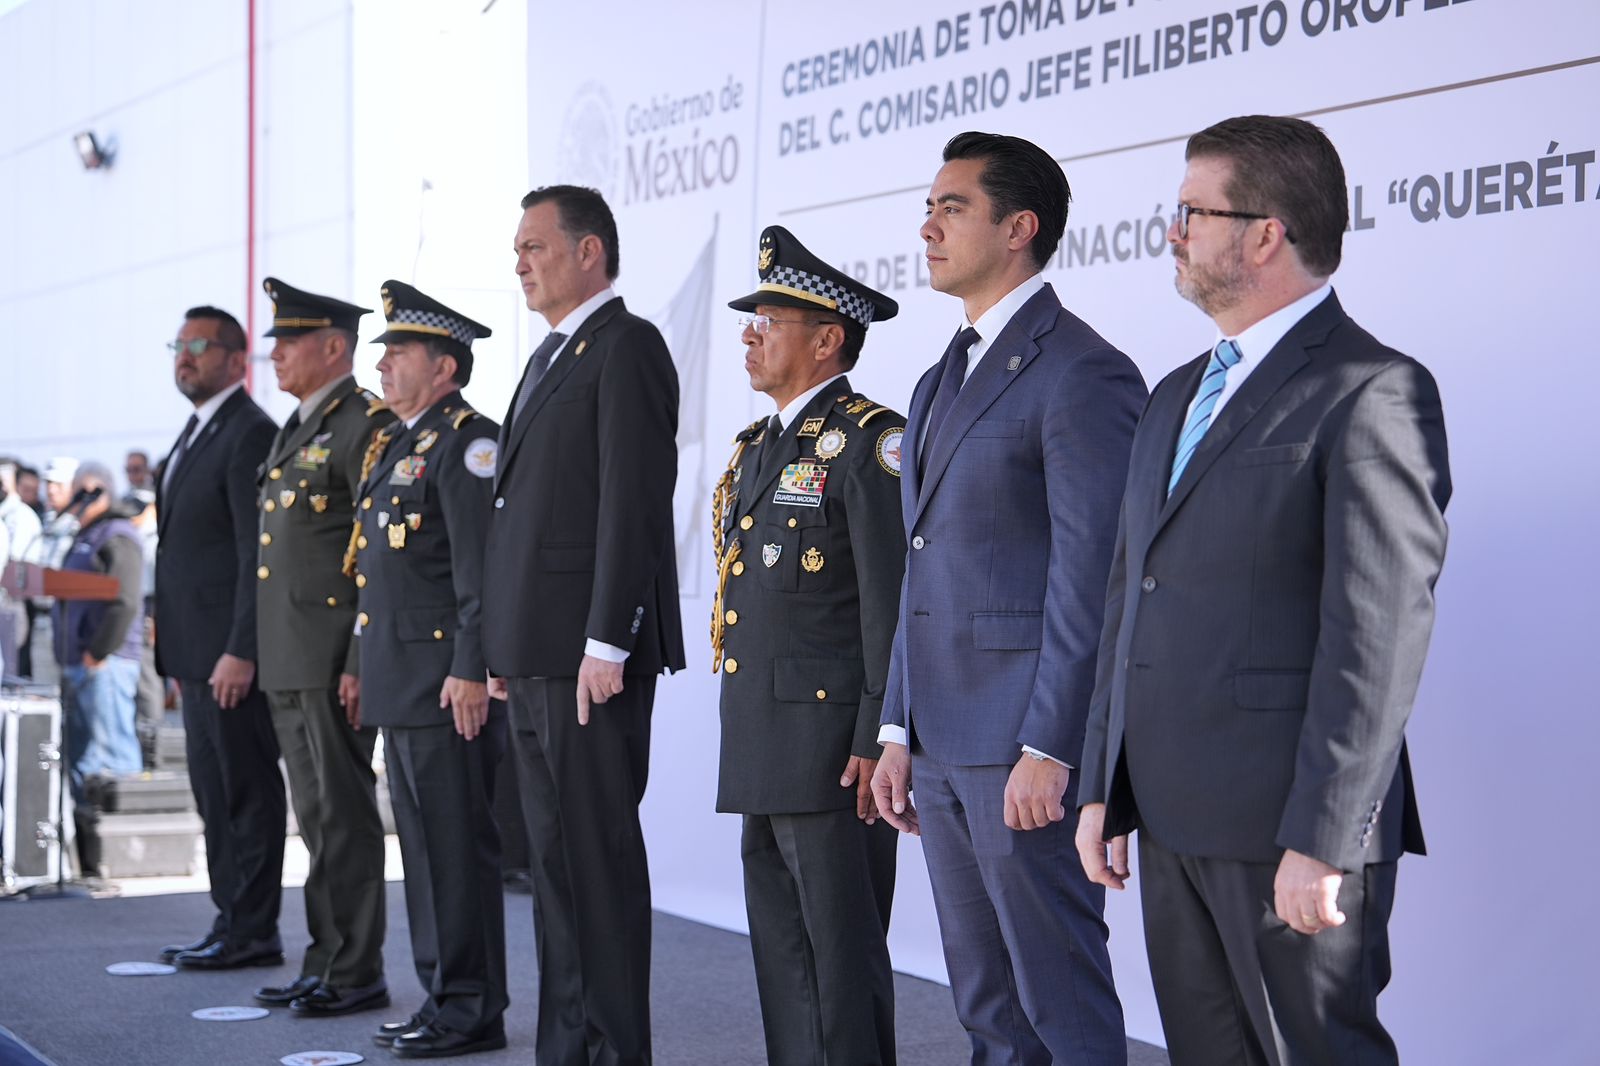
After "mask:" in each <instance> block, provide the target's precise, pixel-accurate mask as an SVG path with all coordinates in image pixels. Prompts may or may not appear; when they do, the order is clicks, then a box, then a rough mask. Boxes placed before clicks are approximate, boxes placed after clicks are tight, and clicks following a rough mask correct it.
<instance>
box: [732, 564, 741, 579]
mask: <svg viewBox="0 0 1600 1066" xmlns="http://www.w3.org/2000/svg"><path fill="white" fill-rule="evenodd" d="M742 573H744V564H743V563H734V564H733V576H734V577H738V576H739V575H740V574H742Z"/></svg>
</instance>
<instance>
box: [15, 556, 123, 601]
mask: <svg viewBox="0 0 1600 1066" xmlns="http://www.w3.org/2000/svg"><path fill="white" fill-rule="evenodd" d="M120 588H121V583H120V582H118V581H117V579H116V578H114V577H111V576H110V575H109V574H89V573H85V572H84V571H82V570H54V569H52V568H50V567H48V566H39V565H38V564H36V563H24V562H9V563H6V567H5V573H4V575H3V576H0V589H4V590H5V591H6V592H9V593H11V595H13V596H15V597H17V598H18V599H22V598H23V597H25V596H54V597H55V598H56V599H58V600H114V599H116V598H117V591H118V590H119V589H120Z"/></svg>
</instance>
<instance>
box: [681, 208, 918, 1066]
mask: <svg viewBox="0 0 1600 1066" xmlns="http://www.w3.org/2000/svg"><path fill="white" fill-rule="evenodd" d="M757 263H758V266H759V269H760V276H761V283H760V285H758V286H757V288H756V291H755V292H753V293H751V294H750V295H748V296H746V297H743V298H742V299H738V300H734V301H732V302H731V303H730V304H729V305H728V306H730V307H732V308H734V309H736V310H740V311H748V312H754V314H753V315H747V316H746V317H745V318H744V320H743V322H744V333H743V340H744V344H745V370H746V371H747V372H748V373H749V375H750V385H751V387H752V388H754V389H755V390H756V391H758V392H764V393H766V394H767V395H768V396H770V397H771V398H772V400H773V402H774V403H775V404H776V405H777V407H778V414H776V415H774V416H773V417H772V418H771V419H763V420H761V421H758V422H755V423H754V424H752V425H751V426H749V427H748V428H746V429H745V430H744V431H743V432H741V433H740V434H739V435H738V436H737V437H736V438H735V440H734V453H733V458H732V459H731V460H730V461H729V463H728V469H727V472H726V473H724V474H723V476H722V479H721V481H720V482H719V483H718V485H717V488H716V493H715V497H714V500H713V510H714V513H715V522H714V526H713V530H714V532H713V537H714V540H715V544H714V549H715V551H716V555H717V569H718V579H717V596H716V600H715V602H714V605H713V617H712V624H711V632H712V647H713V654H714V655H715V661H714V662H713V667H712V668H713V669H714V670H715V669H718V668H720V669H721V670H722V675H723V677H722V707H721V713H722V755H721V767H720V773H719V776H718V787H717V810H719V811H729V812H736V813H739V814H742V815H743V816H744V834H743V842H742V853H743V858H744V885H745V906H746V910H747V911H748V914H749V919H750V945H751V949H752V951H753V952H754V954H755V966H756V982H757V986H758V990H759V992H760V997H761V1016H762V1021H763V1023H764V1026H765V1029H766V1041H767V1056H768V1060H769V1061H770V1062H771V1063H774V1064H777V1066H787V1064H795V1066H799V1064H806V1066H821V1064H822V1063H825V1062H826V1063H833V1062H841V1063H843V1062H848V1063H852V1064H861V1063H879V1064H890V1063H893V1062H894V1061H895V1046H894V986H893V973H892V972H891V970H890V966H889V950H888V945H887V942H886V936H887V934H888V928H889V908H890V903H891V901H892V899H893V896H894V869H895V848H896V840H895V833H894V830H893V829H892V828H890V827H889V826H888V825H887V824H883V825H878V824H875V823H876V822H877V809H876V807H875V805H874V803H873V800H872V795H871V792H870V791H869V789H868V783H869V782H870V781H871V779H872V772H873V770H874V768H875V767H876V765H877V760H878V755H879V753H880V750H881V749H880V748H879V746H878V741H877V733H878V719H879V717H880V714H881V711H882V704H883V692H884V680H885V675H886V673H887V670H888V666H889V649H890V644H891V642H892V640H893V638H894V627H895V618H896V614H897V612H898V608H899V596H900V580H901V576H902V574H903V571H904V567H905V534H904V526H903V524H902V521H901V517H900V441H901V436H902V433H903V431H904V429H905V419H904V418H903V417H901V416H900V415H899V414H896V413H895V412H893V411H891V410H889V409H888V408H886V407H882V406H880V405H878V404H876V403H874V402H873V401H871V400H869V399H867V398H866V397H865V396H862V395H861V394H859V393H857V392H855V391H853V390H852V389H851V387H850V382H849V380H848V379H847V378H846V377H845V376H844V375H845V372H846V371H847V370H849V369H850V368H851V367H853V366H854V365H855V363H856V360H857V358H858V357H859V356H860V354H861V346H862V343H863V341H864V340H865V339H866V332H867V327H868V326H869V325H870V324H871V323H872V322H874V321H882V320H883V319H886V318H892V317H894V315H895V314H896V313H897V312H898V311H899V307H898V306H897V305H896V304H895V302H894V301H893V300H891V299H889V298H888V297H887V296H884V295H883V294H881V293H878V292H874V291H873V290H871V289H869V288H867V287H865V286H864V285H861V284H860V283H859V282H857V281H855V280H854V279H852V278H850V277H848V276H846V275H845V274H842V273H840V272H839V271H837V270H835V269H833V268H832V267H830V266H828V265H827V264H826V263H824V262H823V261H822V260H820V259H818V258H817V257H816V256H814V255H812V254H811V253H810V252H809V251H807V250H806V249H805V248H804V247H803V246H802V245H801V244H800V242H799V241H797V240H796V239H795V238H794V236H793V235H792V234H791V233H789V231H788V230H785V229H783V228H782V227H780V226H772V227H769V228H768V229H767V230H766V231H765V232H764V233H762V235H761V244H760V251H759V256H758V260H757Z"/></svg>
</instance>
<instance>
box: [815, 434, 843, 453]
mask: <svg viewBox="0 0 1600 1066" xmlns="http://www.w3.org/2000/svg"><path fill="white" fill-rule="evenodd" d="M845 440H846V438H845V435H844V430H842V429H837V428H836V429H830V430H828V431H827V432H826V433H824V434H822V436H820V437H818V438H817V458H818V459H836V458H838V456H839V453H840V452H842V451H844V445H845Z"/></svg>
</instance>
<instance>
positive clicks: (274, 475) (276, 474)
mask: <svg viewBox="0 0 1600 1066" xmlns="http://www.w3.org/2000/svg"><path fill="white" fill-rule="evenodd" d="M267 476H268V477H269V478H271V479H272V480H274V481H277V480H278V479H279V478H281V477H282V476H283V468H282V467H281V466H275V467H273V468H272V472H271V473H269V474H268V475H267Z"/></svg>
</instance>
